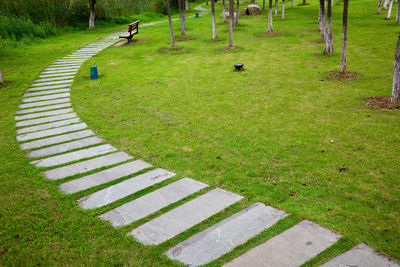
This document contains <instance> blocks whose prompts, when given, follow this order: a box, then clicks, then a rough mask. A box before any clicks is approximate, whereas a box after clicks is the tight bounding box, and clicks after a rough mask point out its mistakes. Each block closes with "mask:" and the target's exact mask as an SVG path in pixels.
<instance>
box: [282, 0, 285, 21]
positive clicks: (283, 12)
mask: <svg viewBox="0 0 400 267" xmlns="http://www.w3.org/2000/svg"><path fill="white" fill-rule="evenodd" d="M281 20H285V0H282V15H281Z"/></svg>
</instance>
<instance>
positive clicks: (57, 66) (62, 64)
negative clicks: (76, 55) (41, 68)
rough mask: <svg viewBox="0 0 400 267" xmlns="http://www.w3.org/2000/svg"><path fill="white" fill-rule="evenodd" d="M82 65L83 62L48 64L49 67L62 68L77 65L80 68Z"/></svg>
mask: <svg viewBox="0 0 400 267" xmlns="http://www.w3.org/2000/svg"><path fill="white" fill-rule="evenodd" d="M81 65H82V63H53V64H51V65H49V66H47V68H60V67H77V68H79V67H80V66H81ZM45 70H46V69H45Z"/></svg>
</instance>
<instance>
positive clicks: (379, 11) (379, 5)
mask: <svg viewBox="0 0 400 267" xmlns="http://www.w3.org/2000/svg"><path fill="white" fill-rule="evenodd" d="M381 7H382V0H379V4H378V14H381Z"/></svg>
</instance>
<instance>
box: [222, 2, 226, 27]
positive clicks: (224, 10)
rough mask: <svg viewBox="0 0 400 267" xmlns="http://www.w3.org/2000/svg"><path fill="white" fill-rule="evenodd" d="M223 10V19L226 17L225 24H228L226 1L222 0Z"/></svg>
mask: <svg viewBox="0 0 400 267" xmlns="http://www.w3.org/2000/svg"><path fill="white" fill-rule="evenodd" d="M222 10H223V12H224V13H223V17H224V23H226V13H225V12H226V0H222Z"/></svg>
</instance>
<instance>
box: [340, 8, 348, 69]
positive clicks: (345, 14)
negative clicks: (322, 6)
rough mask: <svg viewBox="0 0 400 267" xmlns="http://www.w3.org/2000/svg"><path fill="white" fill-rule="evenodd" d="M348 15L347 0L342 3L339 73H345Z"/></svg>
mask: <svg viewBox="0 0 400 267" xmlns="http://www.w3.org/2000/svg"><path fill="white" fill-rule="evenodd" d="M348 14H349V0H344V1H343V39H342V55H341V58H340V72H341V73H346V51H347V17H348Z"/></svg>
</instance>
